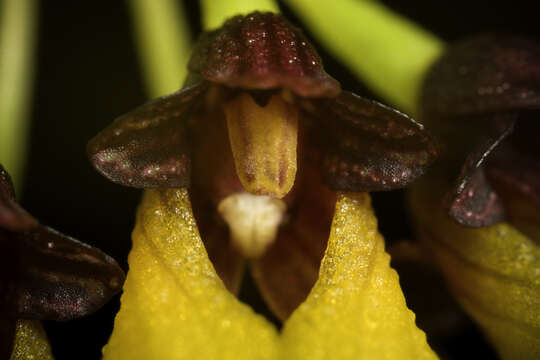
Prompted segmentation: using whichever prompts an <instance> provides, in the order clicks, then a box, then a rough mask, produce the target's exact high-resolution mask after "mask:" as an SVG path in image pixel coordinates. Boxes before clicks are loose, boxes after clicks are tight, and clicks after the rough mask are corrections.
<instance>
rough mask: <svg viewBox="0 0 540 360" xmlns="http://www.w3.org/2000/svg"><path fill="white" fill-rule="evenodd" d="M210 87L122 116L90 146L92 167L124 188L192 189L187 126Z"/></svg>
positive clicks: (183, 92)
mask: <svg viewBox="0 0 540 360" xmlns="http://www.w3.org/2000/svg"><path fill="white" fill-rule="evenodd" d="M207 85H208V84H206V83H204V82H202V83H201V82H200V83H197V84H195V85H192V86H190V87H188V88H184V89H182V90H180V91H178V92H176V93H174V94H172V95H168V96H164V97H161V98H158V99H156V100H154V101H152V102H150V103H148V104H145V105H142V106H140V107H138V108H137V109H135V110H133V111H131V112H129V113H127V114H125V115H122V116H120V117H119V118H118V119H116V120H115V121H114V122H113V123H112V124H111V125H110V126H108V127H107V128H106V129H104V130H103V131H101V132H100V133H99V134H98V135H96V137H94V138H93V139H92V140H90V142H89V143H88V146H87V152H88V156H89V158H90V162H91V163H92V165H93V166H94V167H95V168H96V169H97V170H98V171H99V172H100V173H101V174H102V175H103V176H105V177H106V178H107V179H109V180H111V181H113V182H115V183H118V184H121V185H124V186H131V187H137V188H153V187H160V188H166V187H183V186H187V185H188V184H189V178H190V167H191V159H190V146H189V135H188V129H187V126H188V122H189V121H190V115H191V110H193V108H194V107H195V106H197V104H198V102H199V100H201V98H202V97H203V96H202V95H204V93H205V90H206V89H207Z"/></svg>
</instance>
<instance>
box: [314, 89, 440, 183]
mask: <svg viewBox="0 0 540 360" xmlns="http://www.w3.org/2000/svg"><path fill="white" fill-rule="evenodd" d="M304 108H305V109H306V111H307V112H308V113H309V114H310V115H311V116H312V117H313V118H314V121H313V125H312V127H313V129H312V132H313V135H312V137H313V138H314V141H315V142H316V143H317V144H318V145H320V146H321V147H322V149H323V151H324V152H325V155H324V158H323V163H322V171H323V178H324V180H325V182H326V183H327V184H328V185H329V186H330V187H331V188H333V189H335V190H344V191H380V190H391V189H396V188H401V187H404V186H406V185H408V184H410V183H411V182H413V181H414V180H416V179H417V178H418V177H419V176H421V175H423V174H424V172H425V170H426V168H427V167H428V166H429V165H430V164H431V163H432V162H433V161H434V160H435V158H436V156H437V149H436V146H435V142H434V141H433V140H432V139H431V137H430V136H429V135H428V134H427V132H426V131H425V130H424V127H423V126H422V125H421V124H419V123H417V122H415V121H414V120H413V119H411V118H409V117H408V116H406V115H405V114H403V113H400V112H399V111H397V110H394V109H391V108H389V107H386V106H384V105H382V104H380V103H378V102H375V101H370V100H367V99H364V98H361V97H359V96H357V95H355V94H353V93H350V92H346V91H343V92H341V94H340V95H339V96H338V97H337V98H335V99H325V100H320V101H313V102H310V101H305V102H304Z"/></svg>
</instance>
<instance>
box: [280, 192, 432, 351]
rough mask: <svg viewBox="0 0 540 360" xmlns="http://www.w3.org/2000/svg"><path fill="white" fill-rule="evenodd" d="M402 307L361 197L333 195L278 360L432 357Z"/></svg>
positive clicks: (366, 201)
mask: <svg viewBox="0 0 540 360" xmlns="http://www.w3.org/2000/svg"><path fill="white" fill-rule="evenodd" d="M414 320H415V316H414V313H413V312H412V311H410V310H409V309H407V305H406V304H405V298H404V297H403V293H402V292H401V288H400V286H399V280H398V275H397V273H396V272H395V271H394V270H393V269H392V268H391V267H390V256H389V255H388V254H387V253H386V252H385V249H384V239H383V238H382V236H381V235H380V234H379V233H378V232H377V218H376V217H375V215H374V213H373V210H372V209H371V204H370V197H369V195H368V194H340V195H339V197H338V201H337V204H336V210H335V215H334V220H333V222H332V229H331V232H330V238H329V239H328V248H327V250H326V254H325V256H324V258H323V260H322V263H321V269H320V273H319V279H318V281H317V283H316V284H315V286H314V287H313V289H312V291H311V293H310V294H309V296H308V298H307V300H306V301H305V302H304V303H303V304H302V305H300V307H299V308H298V309H297V310H296V311H295V312H294V313H293V314H292V316H291V318H290V319H289V320H288V321H287V323H286V324H285V328H284V330H283V334H282V340H283V345H284V347H285V349H286V350H287V351H286V353H285V356H284V357H283V358H284V359H310V360H317V359H370V360H377V359H396V360H401V359H417V360H420V359H437V356H436V355H435V354H434V353H433V351H432V350H431V349H430V348H429V346H428V344H427V342H426V335H425V334H424V332H423V331H421V330H420V329H418V328H417V327H416V325H415V322H414Z"/></svg>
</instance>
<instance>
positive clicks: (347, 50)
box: [287, 0, 444, 113]
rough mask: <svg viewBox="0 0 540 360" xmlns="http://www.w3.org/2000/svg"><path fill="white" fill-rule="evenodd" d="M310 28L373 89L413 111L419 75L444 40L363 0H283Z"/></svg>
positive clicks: (415, 104)
mask: <svg viewBox="0 0 540 360" xmlns="http://www.w3.org/2000/svg"><path fill="white" fill-rule="evenodd" d="M287 3H288V4H289V5H290V6H291V8H292V9H293V10H295V11H296V12H297V13H298V16H300V18H302V19H303V21H305V22H306V24H307V25H308V27H309V29H310V30H311V31H312V32H313V33H314V35H315V36H316V37H317V38H318V39H319V40H320V41H321V43H322V44H323V45H324V46H325V47H326V48H327V49H328V50H330V51H331V53H332V54H333V55H334V56H335V57H336V58H338V59H339V60H340V61H341V62H342V63H343V64H345V65H346V66H347V67H348V68H350V69H351V70H352V71H353V72H354V73H355V75H356V76H358V77H359V78H361V79H362V80H363V81H365V82H366V84H367V85H368V86H369V87H371V88H372V89H373V90H374V91H375V92H376V93H377V94H379V95H380V96H382V97H384V98H385V99H387V100H388V101H390V102H392V103H393V104H394V105H395V106H397V107H398V108H400V109H401V110H403V111H406V112H409V113H411V112H414V111H415V109H416V106H417V101H418V95H419V90H420V86H421V84H422V81H423V78H424V75H425V72H426V70H427V69H428V68H429V66H430V65H431V64H432V63H433V61H434V60H435V59H436V58H437V57H438V56H440V55H441V53H442V51H443V48H444V46H443V43H442V42H441V41H440V40H439V39H437V38H436V37H435V36H433V35H432V34H430V33H428V32H426V31H425V30H423V29H421V28H420V27H418V26H417V25H415V24H414V23H413V22H411V21H409V20H407V19H406V18H404V17H401V16H399V15H397V14H395V13H393V12H392V11H390V10H389V9H387V8H386V7H385V6H384V5H381V4H379V3H378V2H376V1H368V0H332V1H328V0H287Z"/></svg>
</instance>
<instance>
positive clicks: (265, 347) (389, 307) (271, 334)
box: [103, 190, 436, 360]
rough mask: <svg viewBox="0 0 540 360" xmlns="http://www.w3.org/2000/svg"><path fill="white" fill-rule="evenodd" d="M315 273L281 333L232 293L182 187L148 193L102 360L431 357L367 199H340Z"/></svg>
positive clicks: (360, 197) (365, 197)
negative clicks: (314, 280)
mask: <svg viewBox="0 0 540 360" xmlns="http://www.w3.org/2000/svg"><path fill="white" fill-rule="evenodd" d="M328 246H329V248H328V250H327V253H326V255H325V258H324V260H323V263H322V267H321V275H320V279H319V280H318V282H317V284H316V285H315V287H314V289H313V291H312V292H311V294H310V295H309V297H308V299H307V300H306V302H305V303H304V304H303V305H301V306H300V308H299V309H297V311H296V312H295V313H293V315H292V316H291V318H290V320H289V321H288V322H287V323H286V325H285V328H284V331H283V333H282V334H281V335H279V334H278V333H277V331H276V330H275V328H274V327H273V325H271V324H270V323H269V322H267V321H266V320H265V319H263V318H261V317H259V316H258V315H256V314H254V313H253V312H252V311H251V310H250V308H249V307H247V306H246V305H244V304H241V303H240V302H238V301H237V300H236V299H235V298H234V297H233V296H232V295H230V294H229V293H228V292H227V290H226V289H225V287H224V286H223V284H222V283H221V281H220V280H219V278H218V277H217V275H216V273H215V271H214V269H213V267H212V265H211V264H210V262H209V260H208V257H207V255H206V251H205V250H204V246H203V244H202V242H201V239H200V237H199V234H198V232H197V229H196V227H195V222H194V219H193V215H192V213H191V209H190V203H189V199H188V195H187V192H186V191H185V190H166V191H165V190H162V191H157V190H149V191H147V192H146V194H145V196H144V199H143V202H142V204H141V206H140V208H139V211H138V217H137V226H136V228H135V231H134V234H133V250H132V252H131V254H130V256H129V264H130V271H129V273H128V278H127V281H126V283H125V289H124V294H123V296H122V307H121V310H120V312H119V314H118V316H117V318H116V321H115V329H114V332H113V335H112V337H111V339H110V342H109V344H108V345H107V346H106V347H105V348H104V350H103V352H104V358H105V359H130V360H131V359H167V360H174V359H205V360H211V359H222V360H228V359H235V360H236V359H238V360H242V359H246V360H247V359H249V360H255V359H276V360H277V359H310V360H311V359H332V360H345V359H396V360H402V359H415V360H416V359H436V356H435V354H434V353H433V352H432V351H431V350H430V349H429V347H428V345H427V343H426V339H425V335H424V333H423V332H422V331H420V330H418V329H417V328H416V326H415V324H414V314H413V313H412V312H411V311H409V310H408V309H407V307H406V305H405V299H404V298H403V295H402V293H401V289H400V287H399V283H398V276H397V274H396V273H395V271H394V270H392V269H391V268H390V266H389V260H390V259H389V256H388V255H387V254H386V252H385V251H384V241H383V239H382V237H381V236H380V235H379V234H378V232H377V222H376V218H375V216H374V214H373V211H372V209H371V205H370V200H369V196H368V195H367V194H357V195H340V196H339V200H338V203H337V205H336V214H335V216H334V221H333V226H332V230H331V236H330V240H329V245H328Z"/></svg>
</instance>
